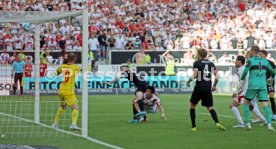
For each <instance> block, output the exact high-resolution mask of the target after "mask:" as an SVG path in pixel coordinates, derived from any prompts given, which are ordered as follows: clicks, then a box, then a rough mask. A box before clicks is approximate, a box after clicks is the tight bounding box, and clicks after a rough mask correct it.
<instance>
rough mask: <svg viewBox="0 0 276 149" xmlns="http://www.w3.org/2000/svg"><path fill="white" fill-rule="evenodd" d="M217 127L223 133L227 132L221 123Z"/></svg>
mask: <svg viewBox="0 0 276 149" xmlns="http://www.w3.org/2000/svg"><path fill="white" fill-rule="evenodd" d="M216 126H217V128H218V129H219V130H221V131H225V130H226V128H225V127H224V126H222V125H221V124H220V123H217V124H216Z"/></svg>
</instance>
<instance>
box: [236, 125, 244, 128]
mask: <svg viewBox="0 0 276 149" xmlns="http://www.w3.org/2000/svg"><path fill="white" fill-rule="evenodd" d="M244 127H245V125H244V124H237V125H235V126H233V128H244Z"/></svg>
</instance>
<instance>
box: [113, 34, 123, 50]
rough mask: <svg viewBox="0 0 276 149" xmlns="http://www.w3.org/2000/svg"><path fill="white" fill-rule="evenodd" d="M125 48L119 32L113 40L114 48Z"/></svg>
mask: <svg viewBox="0 0 276 149" xmlns="http://www.w3.org/2000/svg"><path fill="white" fill-rule="evenodd" d="M124 47H125V39H124V37H123V35H122V33H121V32H119V35H118V36H116V38H115V48H116V50H124Z"/></svg>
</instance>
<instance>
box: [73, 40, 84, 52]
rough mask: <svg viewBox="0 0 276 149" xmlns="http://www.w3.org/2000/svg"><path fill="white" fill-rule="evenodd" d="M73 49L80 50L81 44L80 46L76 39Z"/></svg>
mask: <svg viewBox="0 0 276 149" xmlns="http://www.w3.org/2000/svg"><path fill="white" fill-rule="evenodd" d="M73 51H82V46H80V42H79V41H76V42H75V44H74V46H73Z"/></svg>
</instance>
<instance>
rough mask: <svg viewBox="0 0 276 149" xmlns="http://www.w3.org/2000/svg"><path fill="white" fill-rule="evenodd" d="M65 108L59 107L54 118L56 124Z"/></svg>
mask: <svg viewBox="0 0 276 149" xmlns="http://www.w3.org/2000/svg"><path fill="white" fill-rule="evenodd" d="M64 111H65V110H64V109H63V108H59V109H58V111H57V113H56V116H55V120H54V123H55V124H58V121H59V117H60V115H61V114H62V113H63V112H64Z"/></svg>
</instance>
